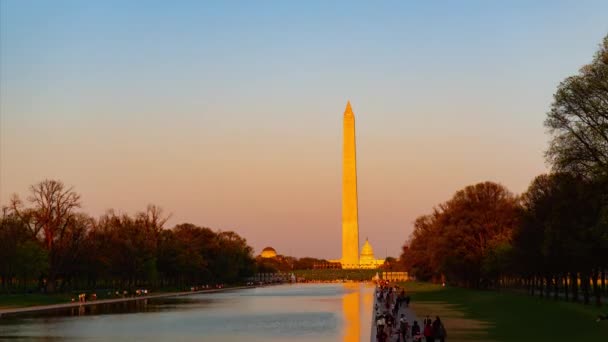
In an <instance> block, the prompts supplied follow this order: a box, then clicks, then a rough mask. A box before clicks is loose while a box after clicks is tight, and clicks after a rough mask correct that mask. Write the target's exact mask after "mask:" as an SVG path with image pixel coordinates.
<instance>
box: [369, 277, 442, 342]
mask: <svg viewBox="0 0 608 342" xmlns="http://www.w3.org/2000/svg"><path fill="white" fill-rule="evenodd" d="M409 305H410V296H409V295H406V293H405V290H403V289H400V288H399V286H390V285H389V283H388V282H386V281H382V282H380V283H379V284H378V288H377V289H376V304H375V306H374V311H375V313H376V317H375V318H376V341H377V342H394V341H397V342H408V341H415V342H423V341H424V342H435V341H437V340H439V341H441V342H444V341H445V340H446V338H447V332H446V329H445V326H444V325H443V323H442V322H441V319H440V318H439V316H436V317H435V319H434V320H433V319H431V318H430V317H429V316H427V317H426V318H425V319H424V320H423V322H422V326H420V325H419V324H418V321H416V320H413V321H412V322H411V324H410V320H408V318H407V317H406V316H405V314H403V313H402V314H401V315H400V316H399V310H400V309H401V308H402V307H404V306H405V307H406V308H407V307H409Z"/></svg>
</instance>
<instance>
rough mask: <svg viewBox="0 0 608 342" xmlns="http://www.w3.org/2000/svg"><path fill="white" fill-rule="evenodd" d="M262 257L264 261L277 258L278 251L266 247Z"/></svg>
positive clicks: (261, 254)
mask: <svg viewBox="0 0 608 342" xmlns="http://www.w3.org/2000/svg"><path fill="white" fill-rule="evenodd" d="M260 256H261V257H262V258H264V259H271V258H276V257H277V251H275V250H274V248H272V247H266V248H264V249H262V253H260Z"/></svg>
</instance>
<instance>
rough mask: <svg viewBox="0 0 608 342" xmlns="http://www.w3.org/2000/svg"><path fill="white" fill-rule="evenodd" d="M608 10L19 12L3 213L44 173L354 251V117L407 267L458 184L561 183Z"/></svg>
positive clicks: (431, 6)
mask: <svg viewBox="0 0 608 342" xmlns="http://www.w3.org/2000/svg"><path fill="white" fill-rule="evenodd" d="M606 13H608V2H607V1H458V2H457V1H449V2H448V1H394V2H393V1H383V2H371V1H302V2H294V1H255V2H254V1H216V2H214V1H75V0H74V1H58V0H57V1H29V0H26V1H17V0H0V205H6V204H7V203H8V200H9V198H10V196H11V194H13V193H17V194H19V195H20V196H22V197H26V196H27V191H28V187H29V186H30V185H31V184H35V183H37V182H39V181H41V180H43V179H49V178H50V179H59V180H62V181H63V182H64V183H65V184H66V185H69V186H73V187H74V189H75V190H76V191H77V192H78V193H80V194H81V195H82V201H83V211H85V212H87V213H89V214H92V215H94V216H99V215H101V214H103V213H104V212H105V211H106V210H108V209H110V208H114V209H116V210H117V211H119V212H124V213H135V212H137V211H139V210H142V209H144V208H145V207H146V205H147V204H149V203H153V204H156V205H159V206H161V207H162V208H164V210H165V212H166V213H170V214H171V218H170V220H169V222H168V224H167V226H168V227H172V226H173V225H175V224H177V223H182V222H191V223H194V224H197V225H200V226H205V227H211V228H214V229H221V230H233V231H235V232H237V233H238V234H240V235H241V236H243V237H245V238H246V239H247V241H248V242H249V243H250V244H251V245H252V246H253V247H254V249H255V250H256V253H259V252H260V251H261V250H262V248H264V247H266V246H272V247H274V248H275V249H276V250H277V252H278V253H279V254H285V255H293V256H297V257H302V256H314V257H321V258H339V257H340V254H341V241H340V239H341V190H342V187H341V153H342V115H343V112H344V107H345V105H346V102H347V101H348V100H350V101H351V103H352V106H353V111H354V113H355V117H356V125H357V126H356V130H357V163H358V165H357V167H358V190H359V193H358V194H359V230H360V232H359V234H360V240H361V244H363V242H364V241H365V238H366V237H368V238H369V241H370V243H371V244H372V246H373V247H374V251H375V253H376V256H377V257H385V256H387V255H388V256H398V255H399V254H400V250H401V246H402V245H403V244H404V242H405V241H406V240H407V238H408V236H409V234H410V233H411V231H412V228H413V227H412V226H413V221H414V220H415V218H416V217H417V216H419V215H422V214H426V213H429V212H430V211H431V210H432V208H433V206H435V205H437V204H439V203H441V202H444V201H446V200H448V199H449V198H450V197H451V196H452V195H453V194H454V192H456V191H457V190H459V189H461V188H463V187H465V186H467V185H471V184H474V183H477V182H481V181H495V182H499V183H501V184H503V185H505V186H506V187H507V188H509V189H510V190H511V191H512V192H514V193H516V194H517V193H521V192H523V191H525V189H526V188H527V186H528V185H529V183H530V181H531V180H532V179H533V178H534V177H535V176H537V175H539V174H541V173H543V172H547V170H548V168H549V167H548V166H547V165H546V164H545V160H544V157H543V153H544V151H545V149H546V147H547V142H548V140H549V136H548V135H547V132H546V130H545V128H544V127H543V121H544V118H545V115H546V112H547V111H548V109H549V107H550V105H551V101H552V96H553V93H554V92H555V90H556V87H557V86H558V85H559V83H560V82H561V81H562V80H563V79H564V78H566V77H568V76H570V75H573V74H575V73H576V72H577V71H578V69H579V68H580V67H581V66H582V65H584V64H586V63H588V62H590V61H591V58H592V56H593V54H594V53H595V51H596V50H597V49H598V45H599V43H600V42H601V40H602V38H603V37H604V36H605V35H606V34H608V20H607V16H606Z"/></svg>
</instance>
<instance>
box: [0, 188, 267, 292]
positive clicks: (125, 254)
mask: <svg viewBox="0 0 608 342" xmlns="http://www.w3.org/2000/svg"><path fill="white" fill-rule="evenodd" d="M80 203H81V202H80V196H79V195H78V194H77V193H76V192H75V191H74V190H73V189H71V188H67V187H65V186H64V184H63V183H62V182H60V181H56V180H45V181H42V182H40V183H38V184H36V185H33V186H32V187H31V188H30V195H29V196H28V197H27V200H26V201H22V200H21V199H20V198H19V197H17V196H13V198H12V199H11V202H10V205H9V206H7V207H4V208H3V209H2V215H1V217H0V278H1V280H2V286H1V288H2V289H3V290H4V291H13V292H14V291H25V290H32V289H36V290H42V291H46V292H56V291H62V292H65V291H71V290H78V289H94V288H104V289H134V288H136V287H148V288H159V287H164V288H167V287H176V288H178V287H183V286H190V285H195V284H218V283H236V282H239V281H242V280H243V279H244V278H246V277H248V276H251V275H252V274H253V273H254V271H255V259H254V258H253V251H252V248H251V247H250V246H248V245H247V242H246V240H245V239H244V238H242V237H240V236H239V235H237V234H236V233H234V232H231V231H214V230H211V229H209V228H204V227H198V226H195V225H193V224H189V223H185V224H179V225H177V226H175V227H173V228H172V229H166V228H165V223H166V221H167V217H166V216H164V215H163V213H162V210H161V209H160V208H159V207H157V206H154V205H149V206H148V207H147V209H146V210H145V211H142V212H140V213H137V214H136V215H134V216H131V215H127V214H117V213H115V212H114V211H108V212H107V213H106V214H104V215H102V216H101V217H100V218H98V219H96V218H93V217H91V216H89V215H87V214H84V213H82V212H79V211H78V209H79V208H80Z"/></svg>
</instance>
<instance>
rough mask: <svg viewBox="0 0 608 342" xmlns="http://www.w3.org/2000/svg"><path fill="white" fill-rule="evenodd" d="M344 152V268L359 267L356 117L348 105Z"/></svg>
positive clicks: (345, 120) (345, 114)
mask: <svg viewBox="0 0 608 342" xmlns="http://www.w3.org/2000/svg"><path fill="white" fill-rule="evenodd" d="M343 148H344V150H343V152H342V260H341V262H342V268H358V267H359V219H358V213H357V156H356V146H355V115H354V114H353V110H352V108H351V106H350V101H349V102H348V103H347V104H346V110H345V111H344V145H343Z"/></svg>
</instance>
